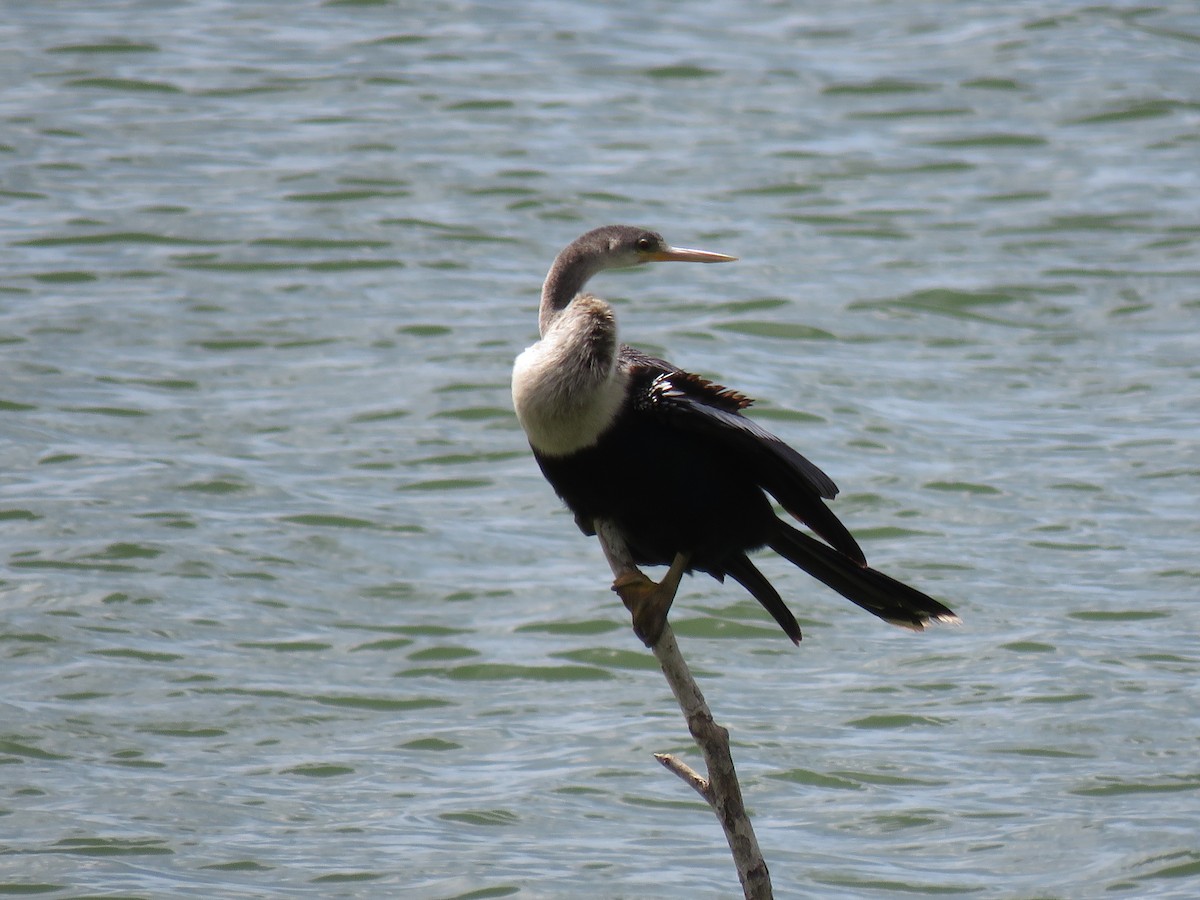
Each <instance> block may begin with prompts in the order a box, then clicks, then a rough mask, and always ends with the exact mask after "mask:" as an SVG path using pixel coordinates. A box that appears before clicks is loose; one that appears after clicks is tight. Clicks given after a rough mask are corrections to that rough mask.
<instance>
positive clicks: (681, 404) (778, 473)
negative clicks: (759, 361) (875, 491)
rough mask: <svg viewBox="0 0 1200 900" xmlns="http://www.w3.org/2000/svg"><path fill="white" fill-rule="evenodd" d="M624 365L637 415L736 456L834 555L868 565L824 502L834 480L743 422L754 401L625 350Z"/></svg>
mask: <svg viewBox="0 0 1200 900" xmlns="http://www.w3.org/2000/svg"><path fill="white" fill-rule="evenodd" d="M620 365H621V366H622V367H623V368H624V369H625V370H626V371H628V372H629V374H630V376H631V378H632V379H633V381H634V386H633V389H632V391H631V396H632V397H633V399H634V402H635V404H636V408H637V410H638V412H640V413H642V414H649V415H658V416H663V417H666V418H669V420H670V421H671V423H672V424H673V425H675V426H676V427H679V428H682V429H686V430H688V431H692V432H694V433H696V434H698V435H704V436H705V437H707V438H709V439H711V440H717V441H720V442H722V443H723V444H724V445H725V446H726V447H728V448H730V449H732V450H735V451H736V452H737V454H738V455H739V456H740V457H741V459H743V460H744V463H745V465H746V466H748V467H750V470H751V471H753V472H754V473H755V476H756V480H757V481H758V483H759V485H760V486H761V487H762V488H763V490H765V491H766V492H767V493H769V494H770V495H771V496H772V497H774V498H775V499H776V500H778V501H779V504H780V505H781V506H782V507H783V508H784V509H786V510H787V511H788V512H789V513H791V514H792V515H793V516H795V517H796V518H797V519H799V520H800V521H801V522H803V523H804V524H806V525H808V527H809V528H811V529H812V530H813V531H815V532H816V533H817V534H819V535H820V536H821V537H823V538H824V539H825V540H826V541H828V542H829V544H830V546H832V547H833V548H834V549H836V550H839V551H840V552H842V553H844V554H846V556H848V557H850V558H851V559H853V560H854V561H855V562H857V563H859V564H860V565H866V558H865V557H864V555H863V552H862V549H861V548H860V547H859V546H858V542H857V541H855V540H854V538H853V536H852V535H851V534H850V532H849V531H847V530H846V526H845V525H843V524H842V523H841V522H840V521H839V520H838V518H837V516H835V515H834V514H833V513H832V512H831V511H830V509H829V507H827V506H826V505H825V504H824V502H822V498H826V499H833V498H834V497H835V496H837V490H838V489H837V485H836V484H834V483H833V479H832V478H830V477H829V476H828V475H826V474H825V473H824V472H822V471H821V470H820V469H819V468H818V467H817V466H816V465H815V464H813V463H812V462H810V461H809V460H807V459H805V458H804V457H803V456H801V455H800V454H799V453H797V452H796V451H795V450H793V449H792V448H791V447H789V446H788V445H787V444H785V443H784V442H783V441H781V440H780V439H779V438H777V437H776V436H775V435H773V434H771V432H769V431H767V430H766V429H765V428H763V427H762V426H761V425H759V424H758V423H756V422H754V421H752V420H750V419H747V418H746V417H745V416H743V415H742V414H741V410H743V409H745V408H746V407H747V406H749V405H750V404H751V403H753V402H754V401H753V400H751V399H750V398H749V397H747V396H745V395H744V394H740V393H738V392H737V391H734V390H731V389H729V388H726V387H724V386H723V385H719V384H715V383H713V382H711V381H708V380H707V379H704V378H701V377H700V376H699V375H695V374H693V373H691V372H684V371H682V370H681V369H678V368H676V367H675V366H673V365H671V364H670V363H668V362H666V361H665V360H661V359H656V358H655V357H653V356H648V355H647V354H645V353H642V352H641V351H640V350H635V349H634V348H632V347H628V346H625V345H622V346H621V351H620Z"/></svg>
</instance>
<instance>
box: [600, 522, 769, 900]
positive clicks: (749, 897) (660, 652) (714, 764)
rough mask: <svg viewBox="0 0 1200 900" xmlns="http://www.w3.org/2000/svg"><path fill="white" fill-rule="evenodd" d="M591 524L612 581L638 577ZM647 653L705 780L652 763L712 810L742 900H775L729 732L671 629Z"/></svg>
mask: <svg viewBox="0 0 1200 900" xmlns="http://www.w3.org/2000/svg"><path fill="white" fill-rule="evenodd" d="M594 524H595V526H596V534H597V537H599V539H600V546H601V547H602V548H603V549H604V555H605V557H606V558H607V559H608V565H609V568H611V569H612V572H613V578H614V579H615V580H618V581H619V580H620V579H621V578H622V576H627V575H629V574H630V573H635V574H640V573H639V572H638V569H637V566H636V565H635V564H634V562H633V557H632V555H631V554H630V552H629V548H628V547H626V546H625V541H624V540H623V539H622V538H621V535H620V532H619V531H617V529H616V528H615V527H613V526H612V525H610V524H609V523H607V522H596V523H594ZM651 649H652V650H653V652H654V656H655V658H656V659H658V664H659V666H660V667H661V668H662V671H663V675H664V676H665V677H666V679H667V684H669V685H670V686H671V693H672V694H674V695H675V700H676V701H677V702H678V703H679V708H680V710H682V711H683V717H684V719H686V720H687V726H688V731H689V732H690V733H691V735H692V739H693V740H695V742H696V744H697V745H698V746H699V747H700V752H701V753H703V754H704V765H705V768H706V769H707V770H708V777H707V778H706V777H704V776H702V775H701V774H700V773H699V772H697V771H696V770H694V769H693V768H691V767H690V766H688V765H687V764H686V763H684V762H682V761H680V760H678V759H676V758H675V757H673V756H671V755H670V754H667V753H656V754H655V755H654V758H655V759H657V760H658V761H659V762H660V763H662V764H663V766H664V767H666V768H667V769H669V770H670V771H672V772H674V773H675V774H676V775H678V776H679V777H680V778H682V779H683V781H684V782H686V783H687V784H688V785H690V786H691V788H692V789H693V790H695V791H696V793H697V794H699V795H700V796H701V797H703V798H704V801H705V802H706V803H707V804H708V805H709V806H710V807H711V808H712V811H713V813H714V814H715V815H716V817H717V821H719V822H720V823H721V828H722V829H723V830H724V831H725V840H726V841H728V843H729V850H730V852H731V853H732V854H733V862H734V865H735V866H737V872H738V879H739V880H740V881H741V883H742V892H743V893H744V894H745V897H746V900H771V898H772V897H773V896H774V895H773V894H772V891H771V875H770V872H768V871H767V863H766V861H765V860H764V859H763V856H762V851H761V850H760V849H759V847H758V839H757V838H756V837H755V836H754V826H753V825H751V824H750V817H749V816H748V815H747V814H746V804H745V802H744V801H743V800H742V788H741V785H740V784H739V783H738V778H737V772H736V771H735V770H734V767H733V756H732V754H731V753H730V751H729V732H728V731H727V730H726V729H725V728H722V727H721V726H720V725H718V724H717V723H716V721H715V720H714V719H713V716H712V712H711V711H710V710H709V708H708V703H707V702H706V701H705V699H704V694H702V693H701V692H700V686H699V685H698V684H696V680H695V679H694V678H693V677H692V673H691V670H690V669H689V668H688V665H687V662H686V661H685V660H684V658H683V654H682V653H680V651H679V644H678V643H676V641H675V633H674V632H673V631H672V630H671V626H670V624H667V625H666V626H665V627H664V628H663V633H662V636H661V637H660V638H659V639H658V642H657V643H655V644H654V646H653V647H652V648H651Z"/></svg>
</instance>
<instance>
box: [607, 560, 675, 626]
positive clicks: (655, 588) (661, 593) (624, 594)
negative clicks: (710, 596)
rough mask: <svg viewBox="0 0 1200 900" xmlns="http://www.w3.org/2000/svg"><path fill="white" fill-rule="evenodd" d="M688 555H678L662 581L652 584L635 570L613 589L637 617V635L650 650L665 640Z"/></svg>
mask: <svg viewBox="0 0 1200 900" xmlns="http://www.w3.org/2000/svg"><path fill="white" fill-rule="evenodd" d="M687 564H688V556H687V554H684V553H677V554H675V559H674V560H673V561H672V563H671V567H670V568H669V569H668V570H667V574H666V575H664V576H663V580H662V581H658V582H655V581H652V580H650V578H649V577H648V576H647V575H645V574H644V573H642V572H640V571H638V570H637V569H634V570H633V571H628V572H624V573H623V574H622V575H621V576H620V577H619V578H617V580H616V581H614V582H613V585H612V589H613V590H614V591H616V593H617V595H618V596H620V598H621V602H622V603H624V604H625V608H626V609H628V610H629V611H630V613H632V614H633V633H634V634H636V635H637V636H638V638H640V639H641V641H642V643H643V644H645V645H646V646H647V647H653V646H654V645H655V644H657V643H658V639H659V638H660V637H662V633H663V628H664V627H665V626H666V624H667V613H668V612H670V611H671V604H672V603H673V602H674V601H675V594H676V592H678V590H679V581H680V579H681V578H683V573H684V570H685V569H686V568H687Z"/></svg>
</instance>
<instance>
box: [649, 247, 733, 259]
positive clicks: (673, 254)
mask: <svg viewBox="0 0 1200 900" xmlns="http://www.w3.org/2000/svg"><path fill="white" fill-rule="evenodd" d="M646 259H647V260H649V261H650V262H699V263H719V262H733V261H734V260H735V259H737V257H736V256H726V255H725V254H724V253H713V252H712V251H710V250H689V249H688V248H686V247H668V248H667V249H666V250H655V251H653V252H652V253H647V254H646Z"/></svg>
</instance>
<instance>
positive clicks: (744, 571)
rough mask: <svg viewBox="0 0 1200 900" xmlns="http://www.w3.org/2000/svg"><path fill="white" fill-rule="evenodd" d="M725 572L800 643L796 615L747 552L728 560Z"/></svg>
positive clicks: (785, 631) (794, 640) (789, 635)
mask: <svg viewBox="0 0 1200 900" xmlns="http://www.w3.org/2000/svg"><path fill="white" fill-rule="evenodd" d="M725 574H727V575H728V576H729V577H731V578H732V579H733V580H734V581H736V582H737V583H738V584H740V585H741V586H742V587H744V588H745V589H746V590H748V591H749V592H750V593H751V594H753V595H754V599H755V600H757V601H758V602H759V603H761V604H762V606H763V609H765V610H766V611H767V612H769V613H770V614H771V615H772V616H773V617H774V619H775V621H776V622H778V623H779V627H780V628H782V629H783V631H784V633H785V634H786V635H787V636H788V637H790V638H791V639H792V643H793V644H799V643H800V638H801V634H800V625H799V624H798V623H797V622H796V617H795V616H793V615H792V611H791V610H790V609H788V608H787V606H786V605H785V604H784V602H783V598H781V597H780V596H779V592H778V591H776V590H775V588H774V587H773V586H772V585H771V582H769V581H767V578H766V576H765V575H763V573H762V572H760V571H758V569H757V568H756V567H755V565H754V563H752V562H750V560H749V559H747V558H746V555H745V554H741V555H740V556H737V557H735V558H734V559H732V560H727V561H726V563H725Z"/></svg>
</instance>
